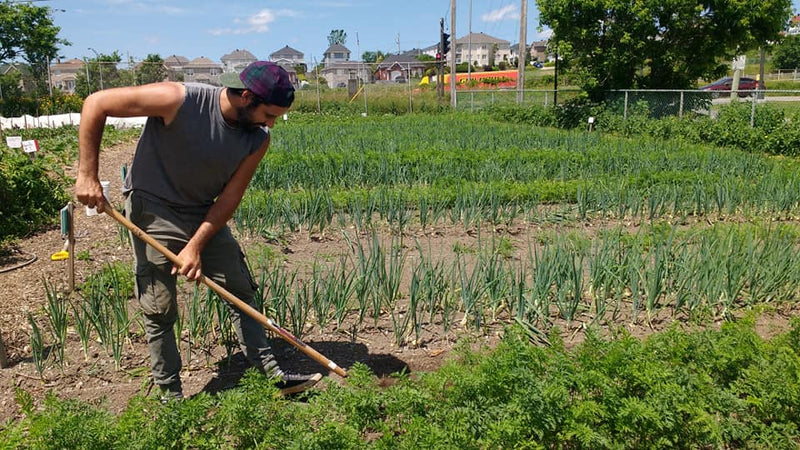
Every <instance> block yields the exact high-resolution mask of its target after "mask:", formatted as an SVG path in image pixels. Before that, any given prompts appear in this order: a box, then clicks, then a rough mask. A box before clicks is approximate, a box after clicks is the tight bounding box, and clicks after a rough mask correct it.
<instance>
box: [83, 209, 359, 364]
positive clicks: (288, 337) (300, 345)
mask: <svg viewBox="0 0 800 450" xmlns="http://www.w3.org/2000/svg"><path fill="white" fill-rule="evenodd" d="M100 208H101V207H100V206H98V210H100ZM102 212H104V213H106V214H108V215H109V216H111V217H113V218H114V220H116V221H117V222H119V223H120V224H122V226H124V227H125V228H127V229H128V230H130V232H131V233H133V235H134V236H136V237H137V238H139V239H141V240H143V241H144V242H146V243H147V244H149V245H150V246H152V247H153V248H154V249H156V250H157V251H158V252H159V253H161V254H162V255H164V256H166V257H167V259H169V260H170V261H171V262H172V263H173V264H180V262H179V261H178V257H177V256H176V255H175V254H174V253H172V252H171V251H170V250H169V249H168V248H166V247H164V246H163V245H161V244H160V243H159V242H158V241H156V240H155V239H153V237H152V236H150V235H148V234H147V233H145V232H144V231H142V229H141V228H139V227H137V226H136V225H135V224H134V223H133V222H131V221H130V220H128V219H126V218H125V216H123V215H122V214H120V213H119V211H117V210H116V209H114V208H113V207H112V206H110V204H109V203H108V201H106V202H104V203H103V204H102ZM199 281H200V282H201V283H203V284H205V285H206V286H208V287H210V288H211V289H212V290H214V292H216V293H217V294H219V296H220V297H222V298H224V299H225V300H226V301H227V302H229V303H231V304H233V305H234V306H235V307H237V308H239V309H240V310H241V311H242V312H244V313H245V314H247V315H248V316H250V317H252V318H253V319H255V320H256V321H257V322H258V323H260V324H261V325H262V326H263V327H264V328H266V329H268V330H270V331H271V332H273V333H275V334H277V335H278V336H280V337H281V338H282V339H283V340H285V341H286V342H288V343H290V344H292V345H293V346H295V347H297V349H298V350H300V351H301V352H303V353H305V354H306V355H308V356H309V357H310V358H311V359H313V360H314V361H316V362H318V363H320V364H322V365H323V366H325V367H327V368H329V369H330V370H332V371H333V372H334V373H336V374H338V375H340V376H342V377H346V376H347V371H346V370H344V369H343V368H341V367H339V366H338V365H336V363H335V362H333V361H331V360H330V359H328V358H326V357H325V356H323V355H322V354H321V353H319V352H318V351H316V350H314V349H313V348H311V347H309V346H308V345H307V344H306V343H304V342H303V341H301V340H300V339H298V338H296V337H295V336H294V335H293V334H292V333H290V332H288V331H287V330H285V329H283V328H281V326H280V325H278V324H277V323H275V322H273V321H272V320H271V319H268V318H267V317H265V316H264V315H263V314H261V313H260V312H258V311H256V310H255V308H253V307H252V306H250V305H248V304H247V303H245V302H243V301H242V300H240V299H239V298H237V297H236V296H235V295H233V294H231V293H230V292H228V291H227V290H226V289H225V288H223V287H222V286H220V285H219V284H217V283H216V282H214V280H211V279H209V278H206V277H205V276H201V277H200V280H199Z"/></svg>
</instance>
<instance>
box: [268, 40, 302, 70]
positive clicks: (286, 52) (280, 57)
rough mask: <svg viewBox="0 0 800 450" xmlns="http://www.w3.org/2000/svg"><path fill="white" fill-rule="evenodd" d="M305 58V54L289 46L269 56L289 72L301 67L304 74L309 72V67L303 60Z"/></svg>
mask: <svg viewBox="0 0 800 450" xmlns="http://www.w3.org/2000/svg"><path fill="white" fill-rule="evenodd" d="M304 56H305V55H303V52H301V51H299V50H295V49H293V48H292V47H289V46H288V45H287V46H285V47H283V48H282V49H280V50H278V51H276V52H273V53H271V54H270V55H269V60H270V61H272V62H274V63H275V64H277V65H279V66H281V67H283V68H284V69H286V70H287V71H288V70H289V69H292V70H294V69H295V68H296V67H298V66H299V67H300V68H301V70H302V72H303V73H305V72H306V71H307V70H308V66H307V65H306V61H305V59H303V57H304Z"/></svg>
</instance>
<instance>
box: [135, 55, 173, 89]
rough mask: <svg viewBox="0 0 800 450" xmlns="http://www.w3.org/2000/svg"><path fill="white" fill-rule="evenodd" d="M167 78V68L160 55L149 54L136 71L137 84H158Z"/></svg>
mask: <svg viewBox="0 0 800 450" xmlns="http://www.w3.org/2000/svg"><path fill="white" fill-rule="evenodd" d="M166 78H167V68H166V67H165V66H164V60H163V59H162V58H161V56H160V55H158V54H149V55H147V58H145V59H144V61H142V63H141V64H140V65H139V68H138V69H137V70H136V83H137V84H147V83H158V82H159V81H164V80H165V79H166Z"/></svg>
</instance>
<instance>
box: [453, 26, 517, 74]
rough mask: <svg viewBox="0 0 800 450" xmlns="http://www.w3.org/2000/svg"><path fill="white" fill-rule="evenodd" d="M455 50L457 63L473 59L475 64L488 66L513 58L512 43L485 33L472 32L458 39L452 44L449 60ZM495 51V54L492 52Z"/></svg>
mask: <svg viewBox="0 0 800 450" xmlns="http://www.w3.org/2000/svg"><path fill="white" fill-rule="evenodd" d="M453 52H455V58H456V64H461V63H462V62H467V61H471V62H472V64H473V65H477V66H488V65H489V64H490V63H492V62H494V64H497V63H498V62H500V61H509V62H510V60H511V45H510V43H509V42H508V41H506V40H504V39H498V38H496V37H493V36H489V35H488V34H485V33H471V34H468V35H467V36H464V37H462V38H460V39H457V40H456V42H455V45H451V46H450V53H449V54H448V55H446V56H447V59H448V60H449V59H450V58H451V57H452V54H453ZM492 53H494V54H492Z"/></svg>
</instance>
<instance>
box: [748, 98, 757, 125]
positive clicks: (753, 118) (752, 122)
mask: <svg viewBox="0 0 800 450" xmlns="http://www.w3.org/2000/svg"><path fill="white" fill-rule="evenodd" d="M755 92H756V95H753V96H752V97H751V98H750V101H751V102H753V106H752V107H751V108H750V128H755V126H756V99H757V98H758V89H756V91H755Z"/></svg>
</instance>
